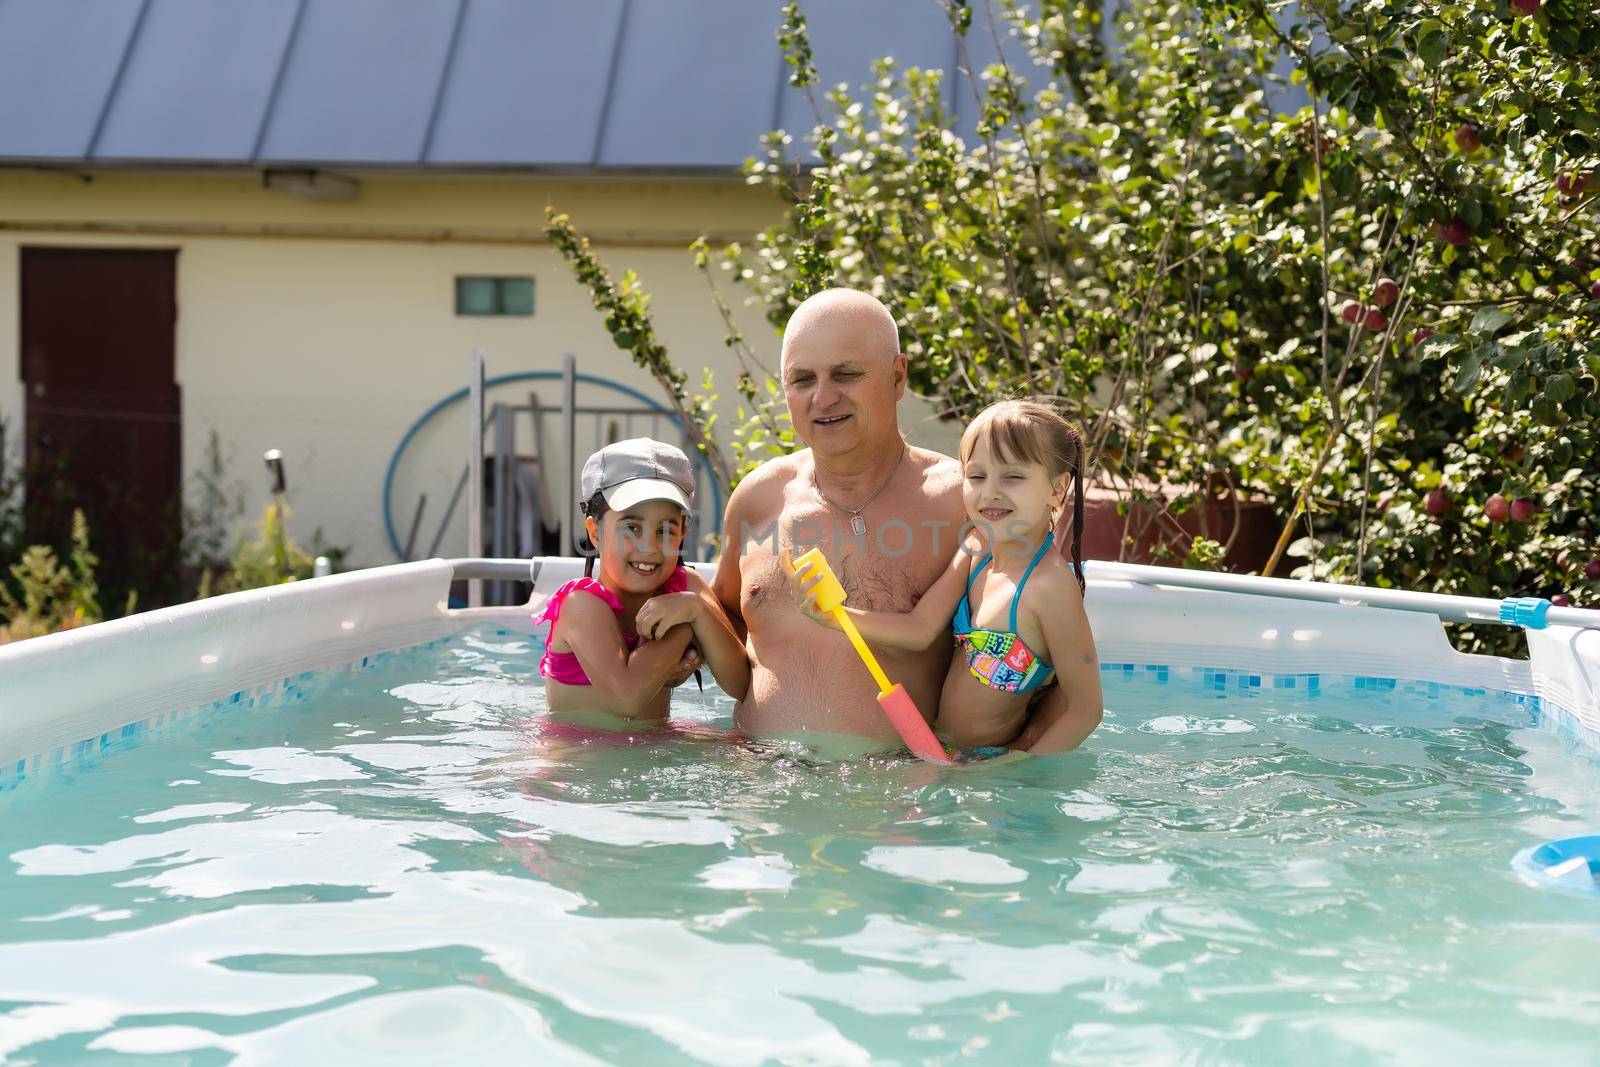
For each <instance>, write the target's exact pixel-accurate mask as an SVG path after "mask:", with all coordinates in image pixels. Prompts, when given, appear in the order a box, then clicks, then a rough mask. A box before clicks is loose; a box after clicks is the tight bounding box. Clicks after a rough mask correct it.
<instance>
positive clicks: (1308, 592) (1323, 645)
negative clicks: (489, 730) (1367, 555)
mask: <svg viewBox="0 0 1600 1067" xmlns="http://www.w3.org/2000/svg"><path fill="white" fill-rule="evenodd" d="M694 566H696V567H697V568H699V569H701V570H702V571H703V572H709V570H710V567H711V565H710V564H695V565H694ZM582 567H583V563H582V561H581V560H578V559H570V558H555V557H541V558H536V559H533V560H484V559H474V560H438V559H435V560H425V561H421V562H417V563H402V564H397V565H395V566H390V567H378V568H374V569H372V570H364V571H354V572H351V573H349V574H338V575H332V576H329V577H326V578H313V579H310V580H308V581H302V582H296V583H293V584H290V585H283V586H277V587H274V588H270V589H255V590H249V591H247V592H242V593H233V594H229V595H227V596H220V597H214V598H212V599H210V600H203V601H197V602H194V603H191V604H182V605H179V606H177V607H171V608H164V609H161V610H159V611H150V612H146V613H144V614H140V615H134V616H130V617H128V618H125V619H118V620H115V621H112V622H106V623H100V624H98V625H95V626H89V627H84V628H82V629H79V630H70V631H67V632H64V633H59V634H52V635H50V636H47V637H38V638H34V639H32V640H28V641H21V642H17V643H15V644H12V645H7V646H0V787H4V786H6V785H8V784H15V783H16V782H17V781H19V780H21V779H23V778H26V777H29V776H31V775H33V774H35V773H37V772H40V771H42V770H47V769H50V768H52V767H56V766H59V765H62V764H67V763H71V762H73V761H75V760H78V759H80V758H82V757H85V756H90V755H93V754H96V753H99V752H100V751H102V750H104V749H107V748H110V747H113V746H115V745H116V744H117V743H118V742H119V741H121V740H122V739H124V738H126V737H130V736H132V735H135V734H138V733H140V732H143V731H145V730H147V729H153V728H159V727H160V726H162V725H165V724H166V723H168V722H171V721H173V720H175V719H179V718H185V717H188V716H190V715H193V714H197V713H201V712H203V711H204V710H205V709H208V708H211V707H214V706H216V705H217V704H218V703H219V702H221V703H223V704H227V703H237V702H241V701H247V700H248V701H250V702H252V703H253V697H252V694H257V693H260V692H263V691H265V690H268V689H270V688H271V687H273V686H277V685H281V684H282V683H284V682H285V681H286V680H289V679H294V678H297V677H298V676H299V675H301V674H303V673H305V672H307V671H313V670H318V669H321V668H328V667H338V666H344V665H352V664H360V663H361V662H362V661H363V660H364V659H365V658H369V657H372V656H374V655H377V654H380V653H386V652H392V651H398V650H400V649H405V648H410V647H413V646H416V645H420V644H424V643H426V642H429V641H433V640H437V639H439V638H442V637H446V636H449V635H451V634H454V633H458V632H460V631H462V630H464V629H468V628H471V627H477V626H500V627H504V628H507V629H518V630H524V631H527V632H531V622H530V618H529V616H530V613H531V612H532V610H534V608H535V607H536V606H537V605H538V604H539V603H540V602H542V601H543V599H544V598H545V597H546V596H548V595H549V594H550V593H551V592H552V591H553V590H554V589H555V588H556V587H557V586H559V585H560V584H561V583H562V582H564V581H566V580H568V579H569V578H572V577H576V576H577V575H578V574H580V573H581V572H582ZM1086 573H1087V576H1088V581H1089V593H1088V596H1087V598H1086V602H1087V604H1088V608H1089V615H1090V620H1091V622H1092V623H1093V625H1094V630H1095V640H1096V643H1097V645H1098V648H1099V653H1100V660H1101V663H1102V664H1103V665H1105V664H1160V665H1163V666H1166V667H1169V668H1179V669H1183V668H1198V669H1214V670H1218V671H1225V672H1245V673H1246V674H1249V673H1250V672H1256V673H1258V674H1260V675H1264V676H1280V677H1281V676H1287V675H1295V674H1309V673H1318V674H1334V675H1356V676H1372V677H1381V678H1384V679H1399V680H1404V681H1408V682H1423V683H1426V682H1432V683H1438V684H1443V685H1453V686H1461V687H1466V688H1469V689H1483V690H1491V691H1500V692H1506V693H1512V694H1519V695H1522V696H1526V697H1537V698H1538V700H1539V707H1540V709H1541V715H1540V721H1541V724H1542V725H1544V726H1547V727H1550V728H1553V729H1556V730H1558V731H1559V732H1561V733H1564V734H1569V735H1571V736H1573V737H1575V738H1577V739H1578V740H1579V741H1581V742H1583V743H1585V744H1587V745H1590V746H1592V747H1593V748H1594V749H1595V750H1596V751H1600V611H1587V610H1580V609H1576V608H1565V609H1563V608H1551V609H1548V615H1547V619H1548V621H1549V623H1550V625H1548V626H1547V627H1545V628H1542V629H1529V630H1528V631H1527V635H1528V645H1529V652H1530V657H1529V659H1527V660H1517V659H1505V658H1500V657H1494V656H1475V655H1467V654H1464V653H1461V652H1458V651H1457V650H1456V649H1455V648H1454V647H1453V646H1452V645H1451V644H1450V642H1449V640H1448V638H1447V637H1446V635H1445V631H1444V628H1443V626H1442V625H1441V619H1448V620H1451V621H1484V622H1487V621H1491V620H1492V619H1494V618H1496V616H1497V614H1498V612H1499V609H1500V602H1498V601H1493V600H1483V599H1478V598H1466V597H1447V596H1439V595H1435V594H1421V593H1405V592H1398V591H1395V590H1381V589H1372V588H1367V587H1357V586H1337V585H1327V584H1322V583H1307V582H1292V581H1286V580H1282V579H1269V578H1255V577H1247V576H1240V575H1219V574H1209V573H1201V572H1193V571H1182V570H1174V569H1171V568H1164V567H1144V566H1133V565H1129V564H1118V563H1102V562H1094V561H1091V562H1090V563H1089V564H1088V565H1087V568H1086ZM458 578H467V579H474V580H475V579H516V580H522V581H528V580H531V581H532V582H533V587H534V588H533V595H532V597H531V599H530V600H529V602H528V604H525V605H522V606H519V607H511V608H469V609H453V608H451V607H450V606H449V604H448V596H447V591H448V589H449V586H450V583H451V581H452V580H455V579H458ZM1540 610H1541V611H1542V610H1544V609H1542V608H1541V609H1540Z"/></svg>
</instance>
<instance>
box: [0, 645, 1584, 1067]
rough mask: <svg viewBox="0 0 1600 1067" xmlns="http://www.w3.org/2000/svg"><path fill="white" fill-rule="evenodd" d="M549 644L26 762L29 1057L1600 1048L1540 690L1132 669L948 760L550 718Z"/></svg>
mask: <svg viewBox="0 0 1600 1067" xmlns="http://www.w3.org/2000/svg"><path fill="white" fill-rule="evenodd" d="M537 653H538V649H537V643H536V642H535V641H532V640H529V639H527V638H525V637H521V636H518V635H515V634H502V633H497V632H494V631H480V632H473V633H468V634H464V635H462V636H460V637H457V638H454V639H451V640H450V641H447V642H443V643H440V644H438V645H436V646H434V647H431V648H427V649H419V650H414V651H411V652H407V653H403V654H398V655H394V656H388V657H382V658H379V659H376V660H374V661H372V662H371V663H369V665H368V666H367V667H366V668H364V669H355V670H346V671H334V672H325V673H319V674H316V675H312V676H309V677H305V678H301V679H297V680H296V681H295V682H294V683H293V684H291V685H290V686H288V687H280V688H278V689H275V690H274V691H273V692H272V693H269V694H266V695H264V696H261V697H258V698H257V699H256V700H255V704H256V706H254V707H251V706H249V705H250V701H249V700H242V701H241V702H240V703H239V704H237V705H231V706H229V707H226V708H223V709H220V710H215V711H210V712H207V713H205V714H203V715H201V716H198V717H196V718H193V719H190V720H186V721H184V722H180V723H178V724H176V725H173V726H169V727H167V728H165V729H163V730H161V731H158V732H153V733H150V734H147V735H145V736H143V737H141V738H138V739H136V740H135V741H133V742H130V743H127V744H125V745H124V746H123V747H122V748H121V749H120V750H118V751H115V752H114V753H113V754H111V755H110V756H109V757H108V758H101V759H99V760H97V761H94V762H85V763H83V764H81V765H76V766H71V765H69V766H68V767H67V768H65V769H63V770H60V771H58V772H55V773H54V774H51V775H46V776H42V777H39V778H36V779H29V780H26V781H24V782H23V783H22V784H20V785H18V786H16V787H15V788H12V789H9V790H7V791H5V792H3V793H0V1060H4V1061H5V1062H7V1063H45V1064H49V1063H83V1062H92V1063H101V1062H119V1061H123V1060H126V1061H127V1062H130V1063H140V1064H154V1063H161V1064H177V1063H192V1064H220V1063H235V1064H254V1063H295V1064H321V1063H330V1064H333V1063H337V1064H361V1063H374V1064H376V1063H383V1064H385V1065H392V1064H395V1063H441V1064H444V1063H449V1064H455V1063H472V1062H482V1063H490V1062H493V1063H537V1064H555V1063H626V1064H634V1063H647V1062H648V1063H666V1064H673V1063H715V1064H743V1063H764V1062H784V1063H827V1064H847V1063H868V1062H872V1063H956V1062H973V1063H995V1064H1018V1063H1030V1064H1031V1063H1047V1062H1059V1063H1096V1064H1108V1063H1130V1064H1158V1063H1240V1064H1282V1063H1285V1062H1289V1061H1292V1060H1294V1061H1300V1062H1313V1063H1319V1064H1328V1063H1336V1064H1364V1063H1438V1062H1449V1063H1452V1064H1468V1063H1528V1062H1536V1061H1537V1062H1540V1063H1542V1064H1552V1065H1553V1064H1594V1063H1596V1062H1597V1056H1600V1045H1597V1042H1600V1039H1597V1037H1596V1035H1597V1034H1600V965H1597V961H1600V902H1596V901H1592V900H1586V899H1582V898H1579V897H1573V896H1565V895H1562V894H1558V893H1550V892H1545V891H1539V890H1535V889H1531V888H1529V887H1528V886H1526V885H1524V884H1523V883H1521V882H1520V881H1519V880H1518V879H1517V877H1516V876H1515V875H1514V874H1513V873H1512V871H1511V868H1510V860H1511V858H1512V856H1513V855H1514V854H1515V853H1516V852H1517V851H1518V850H1520V849H1522V848H1524V847H1527V846H1528V845H1531V844H1535V843H1537V842H1538V841H1541V840H1544V839H1546V838H1552V837H1561V836H1567V835H1571V834H1577V833H1584V832H1596V829H1597V828H1600V765H1597V764H1596V762H1594V761H1593V760H1591V759H1589V758H1587V757H1585V756H1584V755H1583V753H1582V752H1580V751H1578V750H1576V749H1574V748H1572V747H1571V746H1570V743H1568V742H1564V741H1562V740H1561V739H1560V738H1559V737H1557V736H1556V735H1555V734H1554V733H1552V732H1549V731H1545V730H1540V729H1535V728H1533V723H1534V720H1535V717H1536V715H1537V709H1535V708H1533V707H1530V706H1527V705H1524V704H1521V703H1518V702H1517V701H1515V700H1514V699H1512V698H1508V697H1505V696H1503V695H1499V694H1493V693H1473V692H1464V691H1460V690H1451V689H1440V688H1438V687H1428V686H1407V685H1406V684H1405V683H1401V684H1399V685H1393V684H1391V683H1390V682H1388V681H1387V680H1384V679H1354V678H1338V677H1332V676H1320V677H1319V676H1306V675H1299V676H1285V677H1274V676H1270V675H1269V676H1248V675H1238V674H1230V673H1226V672H1189V671H1179V670H1176V669H1173V670H1165V669H1158V668H1155V667H1146V666H1145V665H1138V666H1126V667H1125V666H1122V665H1108V667H1107V669H1106V670H1105V672H1104V674H1105V681H1106V695H1107V704H1108V709H1109V710H1108V714H1107V718H1106V724H1105V726H1104V727H1103V728H1102V729H1101V731H1100V732H1099V733H1097V734H1096V735H1095V736H1094V737H1093V738H1092V739H1091V741H1090V743H1089V746H1088V747H1087V749H1086V750H1085V751H1082V752H1079V753H1074V754H1071V755H1067V756H1061V757H1052V758H1034V759H1026V758H1025V759H1020V760H1005V761H1000V762H998V763H990V764H981V765H975V766H969V767H963V768H959V769H956V770H950V771H940V770H936V769H933V768H930V767H927V766H924V765H920V764H915V763H910V762H907V761H899V760H861V761H853V762H847V763H833V764H818V763H816V762H815V761H812V760H808V759H803V758H798V757H797V756H796V755H795V754H793V753H785V752H783V751H780V750H775V749H772V748H764V747H761V746H751V745H741V744H736V743H732V742H730V741H729V740H728V739H727V737H726V736H725V735H724V732H723V731H724V730H725V729H726V728H727V727H728V726H729V714H730V710H731V707H730V704H729V702H728V701H727V700H726V698H724V697H721V696H719V695H715V694H712V693H710V692H708V693H707V694H706V695H705V696H704V697H701V696H700V695H699V694H698V693H695V692H694V691H693V684H692V683H691V684H690V686H689V687H688V691H687V692H685V693H684V694H683V695H682V696H681V697H680V699H679V702H678V712H679V716H680V717H679V725H678V726H677V727H676V728H675V729H674V730H673V731H671V732H669V733H667V734H663V735H657V736H650V737H638V738H633V739H631V740H630V739H625V738H617V737H601V736H597V735H594V734H587V733H585V732H583V731H570V730H560V731H552V730H547V729H545V728H543V726H542V725H541V722H540V720H539V706H540V699H541V694H540V690H539V687H538V685H537V679H536V678H535V677H534V673H533V665H534V663H535V662H536V660H537Z"/></svg>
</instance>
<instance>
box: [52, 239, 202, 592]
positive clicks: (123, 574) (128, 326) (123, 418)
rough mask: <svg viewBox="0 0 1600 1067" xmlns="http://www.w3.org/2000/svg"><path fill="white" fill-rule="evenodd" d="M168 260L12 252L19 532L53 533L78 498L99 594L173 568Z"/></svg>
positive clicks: (60, 533)
mask: <svg viewBox="0 0 1600 1067" xmlns="http://www.w3.org/2000/svg"><path fill="white" fill-rule="evenodd" d="M176 265H177V253H176V252H174V251H165V250H151V249H101V248H24V249H22V271H21V278H22V380H23V389H24V393H25V396H26V400H25V402H24V420H25V426H24V433H25V437H24V447H25V450H26V456H27V468H26V474H27V483H26V505H25V514H26V521H27V525H28V535H29V539H30V540H32V541H36V542H39V543H45V544H57V545H59V544H62V543H64V542H65V541H66V540H67V537H68V535H69V533H70V530H71V522H72V510H73V508H82V509H83V511H84V513H85V515H86V516H87V517H88V520H89V531H90V543H91V547H92V548H93V549H94V551H95V552H96V553H97V554H98V555H99V556H100V557H101V561H102V567H101V580H100V584H101V587H102V589H103V590H104V591H105V592H106V594H108V595H116V596H121V595H125V590H127V589H128V588H137V589H139V590H141V593H142V594H144V596H145V598H146V599H147V600H148V597H149V594H151V593H157V594H158V595H159V591H160V590H164V589H165V588H166V587H168V586H169V585H171V584H172V583H173V581H174V580H175V576H176V567H177V564H178V546H179V543H180V539H181V511H182V505H181V499H180V495H179V489H180V473H179V467H180V464H181V462H182V460H181V458H180V451H179V449H180V446H181V438H180V429H181V428H180V425H179V393H178V383H177V377H176V367H175V362H174V333H175V329H176V324H177V297H176ZM104 606H105V607H106V609H107V610H108V612H109V613H111V614H116V613H117V612H118V610H119V609H120V606H121V605H120V603H109V602H108V603H106V604H105V605H104Z"/></svg>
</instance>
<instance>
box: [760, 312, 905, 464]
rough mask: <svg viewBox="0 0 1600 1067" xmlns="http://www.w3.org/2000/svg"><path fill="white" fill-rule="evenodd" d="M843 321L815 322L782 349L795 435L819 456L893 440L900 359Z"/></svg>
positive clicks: (901, 381) (902, 373) (900, 385)
mask: <svg viewBox="0 0 1600 1067" xmlns="http://www.w3.org/2000/svg"><path fill="white" fill-rule="evenodd" d="M863 340H864V338H863V336H862V333H861V331H860V330H859V329H857V328H856V327H855V324H854V323H853V322H852V321H851V320H850V319H849V317H847V316H840V317H838V318H832V319H827V320H823V321H818V322H815V323H813V324H811V326H810V327H809V328H808V329H807V330H806V331H805V332H804V333H803V334H802V335H800V336H799V337H796V338H794V339H792V340H791V341H790V342H789V343H787V344H786V345H785V346H784V355H783V393H784V399H785V400H786V401H788V404H789V417H790V418H791V419H792V420H793V421H794V428H795V432H796V433H797V434H798V435H799V437H800V439H801V440H802V441H804V442H805V443H806V444H808V445H810V446H811V448H812V449H813V450H815V451H816V452H818V453H821V454H823V455H841V454H843V453H846V452H849V451H850V450H852V449H854V448H858V447H860V446H861V445H862V444H869V445H870V444H871V443H872V442H875V441H878V440H880V439H882V438H884V437H885V435H886V434H888V435H892V434H893V433H894V428H895V426H896V422H895V402H896V401H897V400H898V399H899V396H900V393H901V392H902V391H903V384H904V382H905V357H904V356H901V355H898V354H893V353H890V354H885V353H883V352H879V351H873V350H871V348H870V347H869V346H867V345H864V344H863Z"/></svg>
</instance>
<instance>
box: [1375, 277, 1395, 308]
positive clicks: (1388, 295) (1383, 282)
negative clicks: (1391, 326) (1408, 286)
mask: <svg viewBox="0 0 1600 1067" xmlns="http://www.w3.org/2000/svg"><path fill="white" fill-rule="evenodd" d="M1399 299H1400V283H1399V282H1397V281H1395V280H1394V279H1393V278H1379V279H1378V284H1377V285H1375V286H1373V287H1372V302H1373V303H1374V304H1377V305H1378V306H1379V307H1381V308H1386V307H1388V306H1389V305H1390V304H1392V303H1394V302H1395V301H1396V300H1399Z"/></svg>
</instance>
